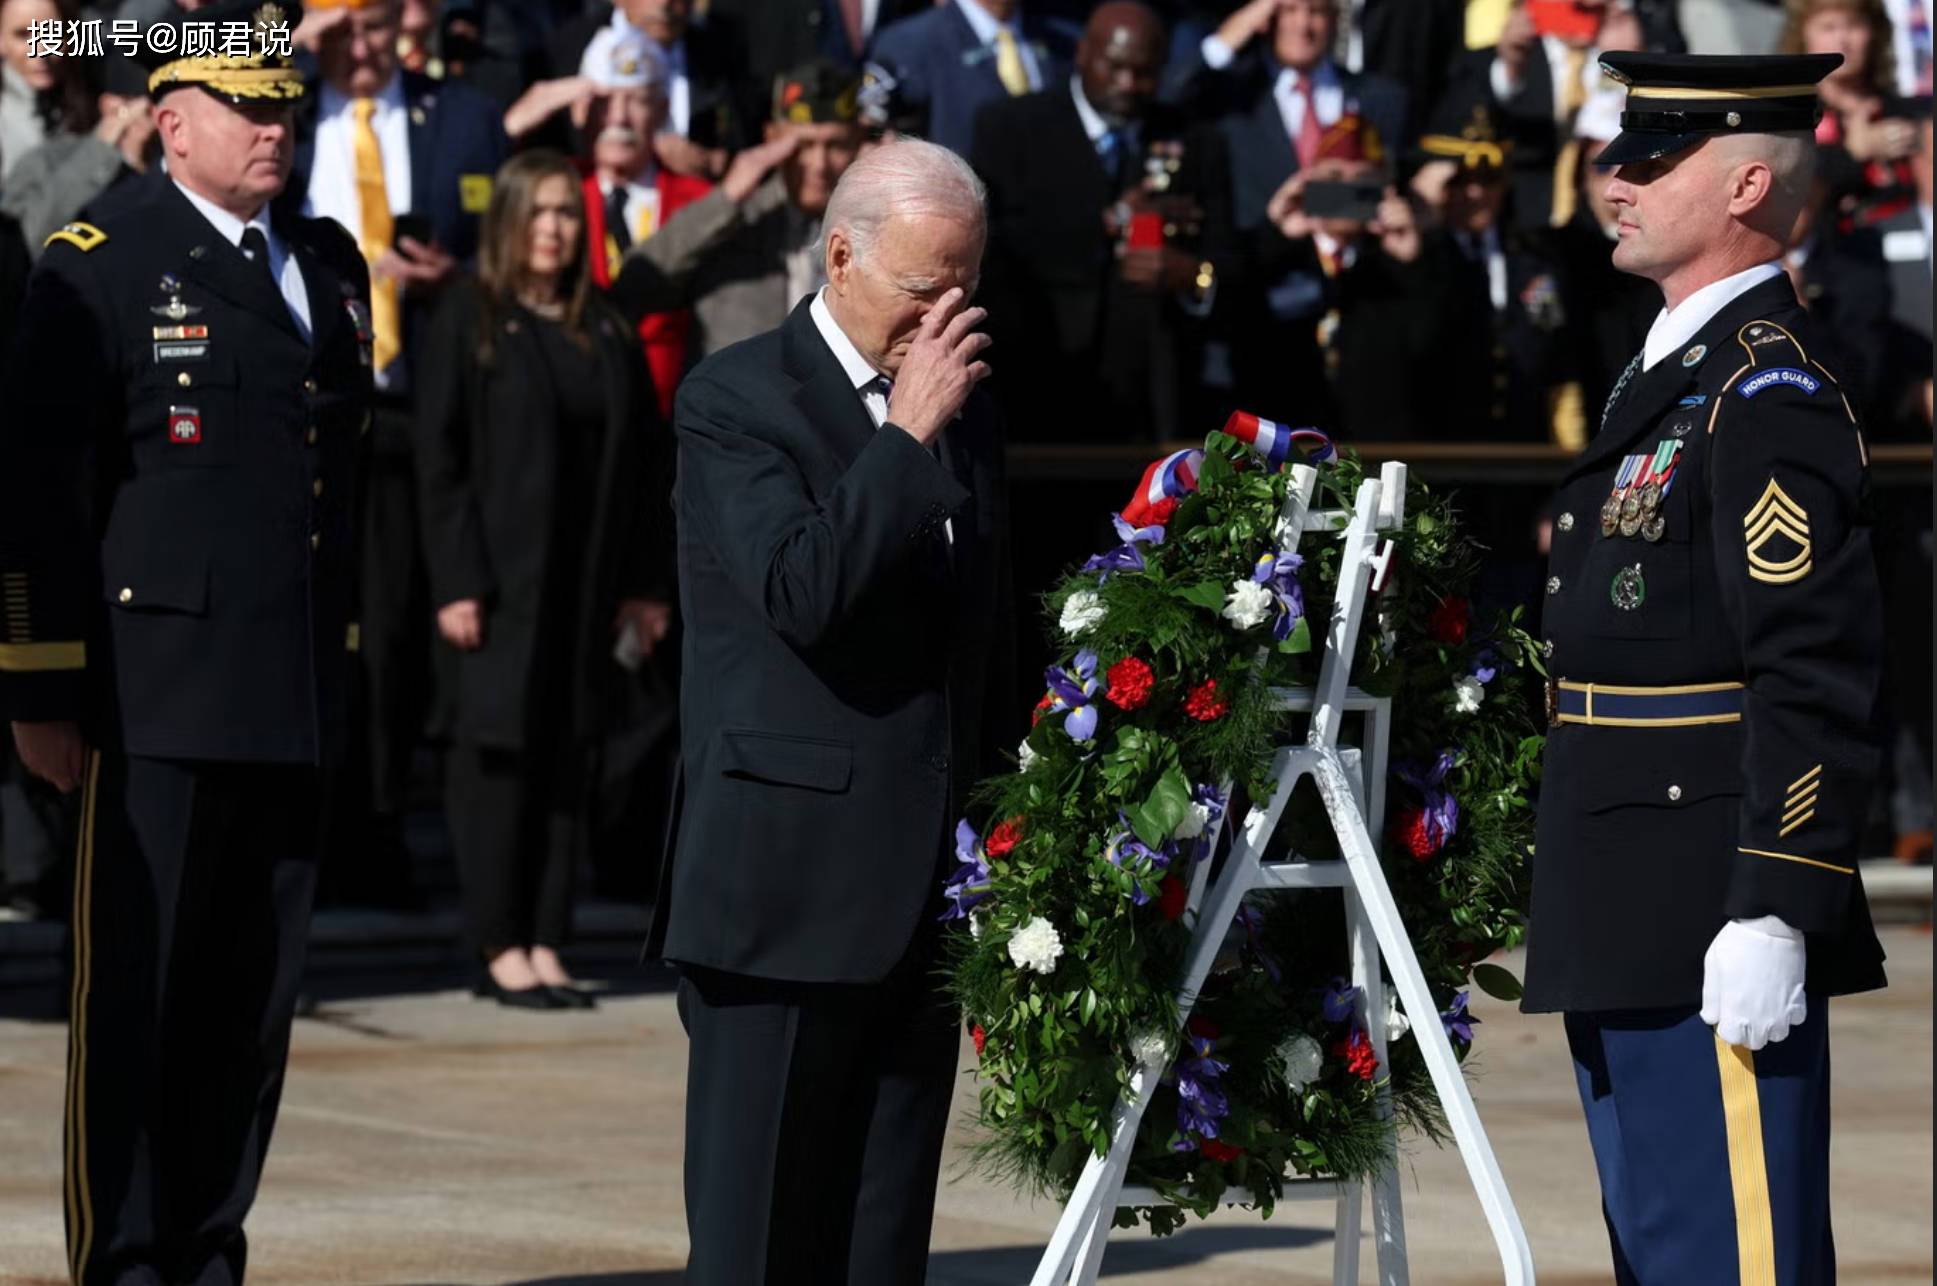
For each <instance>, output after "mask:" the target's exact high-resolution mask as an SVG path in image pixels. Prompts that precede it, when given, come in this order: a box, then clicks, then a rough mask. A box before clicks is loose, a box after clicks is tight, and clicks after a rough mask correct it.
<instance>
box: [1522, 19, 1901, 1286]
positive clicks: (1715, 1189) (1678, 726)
mask: <svg viewBox="0 0 1937 1286" xmlns="http://www.w3.org/2000/svg"><path fill="white" fill-rule="evenodd" d="M1838 61H1839V59H1838V57H1837V56H1836V55H1818V56H1798V57H1712V56H1689V55H1681V56H1674V55H1646V54H1608V55H1606V56H1605V57H1604V58H1603V59H1602V66H1603V67H1604V68H1606V70H1607V71H1608V72H1609V74H1611V75H1612V76H1614V77H1615V78H1616V79H1618V80H1620V81H1623V82H1626V83H1627V84H1628V86H1629V90H1628V99H1627V108H1626V112H1625V114H1624V115H1623V117H1622V133H1621V134H1620V135H1619V137H1617V138H1616V139H1615V140H1614V141H1613V142H1612V143H1610V144H1609V145H1608V147H1607V149H1606V150H1605V151H1604V152H1602V153H1601V155H1600V157H1599V158H1598V163H1600V164H1602V165H1604V166H1612V167H1614V168H1613V172H1612V176H1611V177H1610V178H1609V179H1608V188H1607V195H1608V198H1609V200H1610V201H1611V202H1612V203H1613V205H1614V206H1615V208H1616V210H1617V211H1618V212H1619V229H1618V234H1619V239H1618V241H1617V243H1616V246H1615V248H1614V251H1613V254H1614V263H1615V266H1616V267H1618V268H1620V269H1622V270H1623V271H1626V272H1631V273H1634V274H1636V275H1639V276H1643V277H1647V278H1649V279H1651V280H1653V281H1654V282H1655V284H1656V285H1658V286H1659V287H1660V288H1661V291H1662V294H1663V296H1664V303H1665V305H1666V307H1665V308H1664V310H1663V311H1662V312H1661V314H1660V315H1659V316H1658V317H1657V318H1656V320H1655V322H1654V325H1653V327H1652V329H1651V330H1650V331H1649V332H1648V336H1647V341H1646V345H1645V347H1644V348H1643V350H1642V352H1640V353H1638V354H1636V355H1635V357H1634V360H1633V361H1632V362H1630V363H1629V364H1628V367H1627V370H1626V372H1625V373H1624V374H1623V376H1622V377H1621V379H1620V381H1619V383H1618V384H1617V385H1616V387H1615V389H1614V391H1613V394H1612V396H1611V397H1610V398H1609V399H1608V403H1607V406H1606V409H1605V412H1604V413H1603V414H1602V415H1601V422H1600V427H1599V431H1598V433H1597V435H1596V436H1595V438H1594V439H1593V440H1592V441H1591V442H1590V443H1589V445H1588V447H1587V449H1586V450H1585V452H1583V453H1582V455H1581V456H1580V457H1579V459H1578V460H1577V461H1576V462H1575V464H1574V465H1573V467H1572V469H1571V471H1570V472H1569V474H1568V475H1567V477H1566V479H1565V480H1564V482H1563V483H1562V485H1561V489H1560V494H1559V497H1558V499H1557V501H1556V504H1555V508H1554V513H1555V521H1554V537H1553V555H1552V563H1551V567H1550V572H1551V575H1550V577H1549V579H1548V581H1547V587H1546V588H1547V596H1546V599H1545V606H1546V614H1545V632H1546V635H1547V643H1546V647H1547V652H1548V665H1549V670H1550V673H1551V674H1552V675H1553V676H1554V681H1553V682H1552V683H1551V685H1550V688H1549V693H1550V720H1551V721H1552V723H1553V725H1554V726H1553V727H1552V729H1551V733H1550V737H1549V739H1548V742H1547V755H1546V763H1545V772H1544V776H1543V787H1542V798H1541V802H1540V820H1539V834H1538V843H1537V849H1536V856H1535V869H1534V890H1533V923H1532V930H1531V935H1530V939H1529V945H1530V951H1531V955H1530V957H1529V960H1528V963H1527V975H1528V977H1527V992H1526V1002H1525V1007H1526V1008H1527V1009H1528V1010H1530V1011H1535V1012H1551V1011H1556V1010H1558V1011H1561V1012H1564V1013H1565V1014H1566V1016H1567V1034H1568V1039H1569V1044H1570V1047H1571V1049H1572V1051H1573V1056H1574V1061H1575V1069H1576V1072H1577V1073H1578V1077H1579V1082H1580V1093H1581V1101H1582V1103H1583V1105H1584V1106H1585V1109H1586V1114H1587V1123H1588V1133H1589V1135H1590V1136H1591V1138H1592V1141H1593V1145H1594V1155H1595V1162H1596V1165H1597V1167H1598V1169H1599V1172H1600V1179H1601V1192H1602V1196H1603V1199H1604V1206H1605V1210H1606V1215H1607V1223H1608V1228H1609V1231H1610V1235H1611V1237H1612V1241H1613V1251H1614V1261H1615V1272H1616V1277H1617V1279H1618V1280H1619V1281H1621V1282H1623V1283H1635V1282H1645V1283H1648V1286H1657V1284H1668V1286H1673V1284H1677V1283H1685V1284H1687V1286H1697V1284H1699V1286H1721V1284H1723V1283H1736V1282H1740V1283H1744V1284H1745V1286H1747V1284H1750V1283H1778V1282H1780V1283H1794V1284H1797V1286H1803V1284H1817V1283H1831V1282H1833V1281H1834V1280H1835V1259H1834V1251H1833V1249H1832V1245H1831V1238H1830V1218H1829V1050H1828V1012H1827V1011H1828V1003H1827V1001H1828V997H1830V996H1835V995H1844V994H1848V993H1851V992H1858V991H1865V990H1870V989H1873V988H1877V987H1880V986H1882V985H1883V981H1884V979H1883V969H1882V959H1883V953H1882V950H1881V948H1880V947H1879V945H1878V943H1877V939H1876V934H1875V932H1874V931H1873V930H1872V929H1871V926H1870V916H1869V910H1868V907H1867V905H1866V903H1865V900H1864V896H1863V888H1862V883H1861V881H1860V880H1859V878H1858V876H1857V871H1856V861H1855V857H1856V846H1857V842H1858V836H1859V834H1860V832H1861V829H1862V825H1863V820H1864V818H1865V816H1866V813H1867V796H1868V793H1869V782H1870V779H1871V777H1872V775H1873V773H1874V770H1875V767H1876V764H1877V752H1876V749H1875V747H1874V746H1873V745H1872V737H1871V733H1870V725H1871V715H1872V707H1873V704H1874V701H1875V698H1876V693H1877V675H1878V656H1879V650H1880V643H1881V629H1880V625H1879V618H1878V608H1877V581H1876V573H1875V571H1874V568H1873V564H1872V561H1871V552H1870V540H1869V536H1868V533H1867V531H1866V529H1865V519H1864V508H1865V501H1864V489H1865V473H1866V456H1865V450H1864V445H1863V436H1862V432H1861V429H1860V427H1859V425H1858V422H1857V417H1856V414H1855V412H1854V411H1853V410H1852V409H1851V401H1850V399H1849V398H1848V397H1847V396H1846V395H1845V393H1844V391H1843V389H1842V388H1841V387H1839V385H1838V383H1837V379H1836V376H1835V375H1834V374H1833V373H1832V372H1830V371H1829V370H1827V369H1825V368H1824V367H1823V365H1822V363H1821V362H1820V361H1819V360H1817V356H1816V354H1817V350H1818V343H1817V337H1816V336H1815V335H1814V334H1812V333H1811V330H1810V325H1809V320H1808V317H1807V315H1806V314H1805V313H1804V311H1803V309H1802V308H1801V307H1800V306H1799V305H1798V303H1797V301H1796V296H1795V293H1794V291H1793V290H1792V288H1791V287H1790V284H1789V280H1788V278H1787V277H1786V276H1785V275H1784V273H1783V270H1782V266H1781V263H1780V259H1781V256H1782V251H1783V246H1784V243H1785V240H1786V238H1787V237H1788V234H1789V231H1790V229H1791V227H1793V225H1794V223H1795V220H1796V215H1797V213H1798V211H1799V209H1800V208H1801V205H1802V203H1803V202H1804V201H1805V200H1806V199H1807V197H1808V192H1809V188H1810V174H1809V168H1810V164H1811V159H1812V155H1813V152H1812V148H1811V130H1812V129H1813V126H1814V124H1815V121H1816V119H1817V116H1818V113H1819V108H1818V106H1817V100H1816V93H1815V84H1816V82H1817V81H1819V80H1820V79H1821V78H1822V77H1823V76H1824V75H1825V74H1826V73H1828V72H1829V71H1830V70H1831V69H1832V68H1834V67H1835V66H1836V65H1837V63H1838Z"/></svg>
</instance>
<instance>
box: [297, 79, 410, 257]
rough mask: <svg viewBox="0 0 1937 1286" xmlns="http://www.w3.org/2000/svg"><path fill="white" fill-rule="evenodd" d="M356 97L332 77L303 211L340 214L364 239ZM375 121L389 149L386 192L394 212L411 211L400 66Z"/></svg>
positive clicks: (319, 114) (319, 112) (381, 95)
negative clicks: (357, 171)
mask: <svg viewBox="0 0 1937 1286" xmlns="http://www.w3.org/2000/svg"><path fill="white" fill-rule="evenodd" d="M354 103H355V100H353V99H352V98H350V97H349V96H348V95H347V94H344V93H343V92H341V91H340V90H338V89H336V88H335V87H334V86H331V85H330V84H328V83H327V82H326V83H325V84H324V85H323V89H322V97H321V99H320V101H319V102H318V103H317V108H316V159H315V160H313V161H312V162H311V163H310V170H309V191H308V192H307V193H305V194H304V196H303V213H304V214H306V215H308V216H309V217H310V218H312V219H335V220H336V221H337V222H338V223H340V224H342V225H343V227H344V230H345V231H347V232H348V233H349V234H350V235H351V236H352V237H354V238H356V242H357V244H358V245H362V244H363V203H362V200H361V199H360V198H359V197H358V195H357V188H356V117H355V115H354V112H353V108H354ZM376 104H377V105H376V110H374V111H372V112H371V113H370V126H371V128H372V129H374V130H375V131H376V134H377V146H378V147H379V148H380V149H382V151H383V194H384V196H385V197H386V198H388V199H389V201H390V213H392V214H408V213H409V212H410V201H411V197H412V195H413V194H412V192H411V190H410V111H409V108H408V107H407V106H406V104H405V103H404V76H403V73H402V72H401V71H400V72H398V73H397V74H396V75H394V76H392V77H391V78H390V83H389V84H388V85H385V86H384V87H383V88H382V89H381V90H379V91H378V92H377V94H376Z"/></svg>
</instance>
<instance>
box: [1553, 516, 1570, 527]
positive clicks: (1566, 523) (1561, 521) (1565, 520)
mask: <svg viewBox="0 0 1937 1286" xmlns="http://www.w3.org/2000/svg"><path fill="white" fill-rule="evenodd" d="M1554 526H1556V527H1558V528H1560V529H1561V530H1562V531H1572V530H1574V515H1573V514H1562V515H1561V516H1560V517H1559V518H1557V519H1555V520H1554Z"/></svg>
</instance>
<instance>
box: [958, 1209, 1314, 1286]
mask: <svg viewBox="0 0 1937 1286" xmlns="http://www.w3.org/2000/svg"><path fill="white" fill-rule="evenodd" d="M1331 1239H1332V1230H1331V1229H1329V1228H1295V1227H1292V1226H1290V1225H1288V1224H1277V1225H1272V1224H1263V1223H1260V1224H1251V1225H1233V1226H1231V1227H1228V1228H1225V1227H1218V1228H1203V1227H1197V1228H1191V1229H1188V1230H1186V1231H1184V1232H1180V1233H1178V1234H1176V1235H1175V1236H1173V1237H1164V1238H1156V1237H1145V1238H1144V1239H1143V1240H1141V1241H1137V1240H1130V1239H1127V1238H1126V1239H1124V1240H1121V1241H1112V1242H1111V1243H1110V1248H1109V1251H1108V1253H1106V1254H1105V1255H1104V1256H1103V1272H1102V1276H1104V1277H1106V1278H1107V1277H1116V1276H1121V1275H1123V1274H1125V1273H1148V1272H1159V1271H1162V1270H1164V1269H1175V1268H1186V1267H1189V1266H1190V1265H1192V1264H1200V1263H1203V1262H1204V1261H1205V1260H1207V1259H1209V1258H1211V1257H1212V1256H1213V1255H1230V1254H1239V1253H1243V1252H1247V1251H1273V1250H1297V1249H1299V1248H1300V1247H1304V1246H1312V1245H1317V1244H1318V1243H1320V1242H1326V1241H1330V1240H1331ZM1042 1252H1043V1248H1042V1247H1041V1246H999V1247H994V1248H991V1249H987V1250H946V1251H941V1252H939V1253H937V1254H934V1255H931V1256H929V1259H928V1286H1015V1283H1016V1282H1026V1281H1028V1280H1029V1278H1030V1277H1031V1276H1032V1275H1033V1274H1034V1273H1035V1271H1036V1263H1037V1261H1038V1260H1039V1259H1041V1258H1042Z"/></svg>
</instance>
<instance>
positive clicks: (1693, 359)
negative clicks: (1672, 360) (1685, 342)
mask: <svg viewBox="0 0 1937 1286" xmlns="http://www.w3.org/2000/svg"><path fill="white" fill-rule="evenodd" d="M1707 356H1708V345H1707V344H1697V345H1695V347H1693V348H1691V349H1689V350H1688V351H1687V352H1685V353H1683V354H1682V355H1681V364H1682V365H1683V366H1693V365H1694V364H1695V363H1697V362H1699V361H1701V360H1702V359H1703V358H1704V357H1707Z"/></svg>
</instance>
